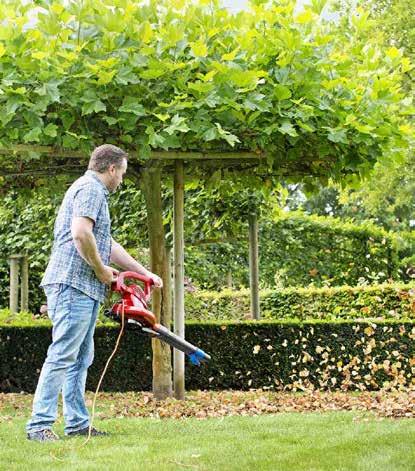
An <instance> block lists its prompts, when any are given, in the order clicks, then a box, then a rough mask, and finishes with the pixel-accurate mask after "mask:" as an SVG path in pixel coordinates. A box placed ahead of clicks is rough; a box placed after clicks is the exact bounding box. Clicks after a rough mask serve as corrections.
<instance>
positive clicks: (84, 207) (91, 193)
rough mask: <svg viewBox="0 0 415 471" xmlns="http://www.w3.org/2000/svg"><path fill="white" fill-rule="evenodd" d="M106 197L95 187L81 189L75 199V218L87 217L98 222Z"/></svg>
mask: <svg viewBox="0 0 415 471" xmlns="http://www.w3.org/2000/svg"><path fill="white" fill-rule="evenodd" d="M104 198H105V196H104V195H103V194H102V192H100V191H99V190H98V189H97V188H94V187H93V186H85V187H83V188H80V189H79V190H78V191H77V193H76V195H75V198H74V203H73V213H72V214H73V217H87V218H89V219H92V220H93V221H94V223H95V222H96V221H97V217H98V213H99V211H100V209H101V206H102V203H103V200H104Z"/></svg>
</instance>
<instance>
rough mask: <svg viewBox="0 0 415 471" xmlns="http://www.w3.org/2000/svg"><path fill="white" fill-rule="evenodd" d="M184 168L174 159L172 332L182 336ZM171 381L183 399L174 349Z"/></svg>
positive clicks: (180, 365)
mask: <svg viewBox="0 0 415 471" xmlns="http://www.w3.org/2000/svg"><path fill="white" fill-rule="evenodd" d="M183 220H184V168H183V162H182V161H176V163H175V174H174V207H173V225H174V239H173V251H174V311H173V312H174V333H175V334H176V335H178V336H179V337H181V338H184V230H183ZM173 372H174V375H173V383H174V396H175V398H176V399H181V400H183V399H184V391H185V368H184V353H183V352H180V351H178V350H176V349H175V350H174V354H173Z"/></svg>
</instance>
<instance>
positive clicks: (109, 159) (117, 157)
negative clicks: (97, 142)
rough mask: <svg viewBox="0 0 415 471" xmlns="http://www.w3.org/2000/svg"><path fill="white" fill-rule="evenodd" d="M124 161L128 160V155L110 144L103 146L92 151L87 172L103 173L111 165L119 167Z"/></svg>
mask: <svg viewBox="0 0 415 471" xmlns="http://www.w3.org/2000/svg"><path fill="white" fill-rule="evenodd" d="M124 159H125V160H128V154H127V153H126V152H124V151H123V150H122V149H120V148H119V147H117V146H113V145H112V144H103V145H102V146H99V147H97V148H95V149H94V150H93V151H92V154H91V158H90V159H89V164H88V170H94V171H95V172H98V173H104V172H106V171H107V170H108V168H109V167H110V165H112V164H114V165H115V166H116V167H121V164H122V162H123V160H124Z"/></svg>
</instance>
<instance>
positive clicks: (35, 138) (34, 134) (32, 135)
mask: <svg viewBox="0 0 415 471" xmlns="http://www.w3.org/2000/svg"><path fill="white" fill-rule="evenodd" d="M41 134H42V128H33V129H31V130H30V131H29V132H28V133H26V134H25V135H24V136H23V142H39V140H40V135H41Z"/></svg>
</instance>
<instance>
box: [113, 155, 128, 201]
mask: <svg viewBox="0 0 415 471" xmlns="http://www.w3.org/2000/svg"><path fill="white" fill-rule="evenodd" d="M126 171H127V161H126V159H123V161H122V164H121V166H120V167H117V166H115V165H110V167H109V169H108V172H109V177H110V178H109V182H108V189H109V191H111V192H112V193H114V191H115V190H116V189H117V188H118V187H119V186H120V185H121V183H122V181H123V178H124V175H125V172H126Z"/></svg>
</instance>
